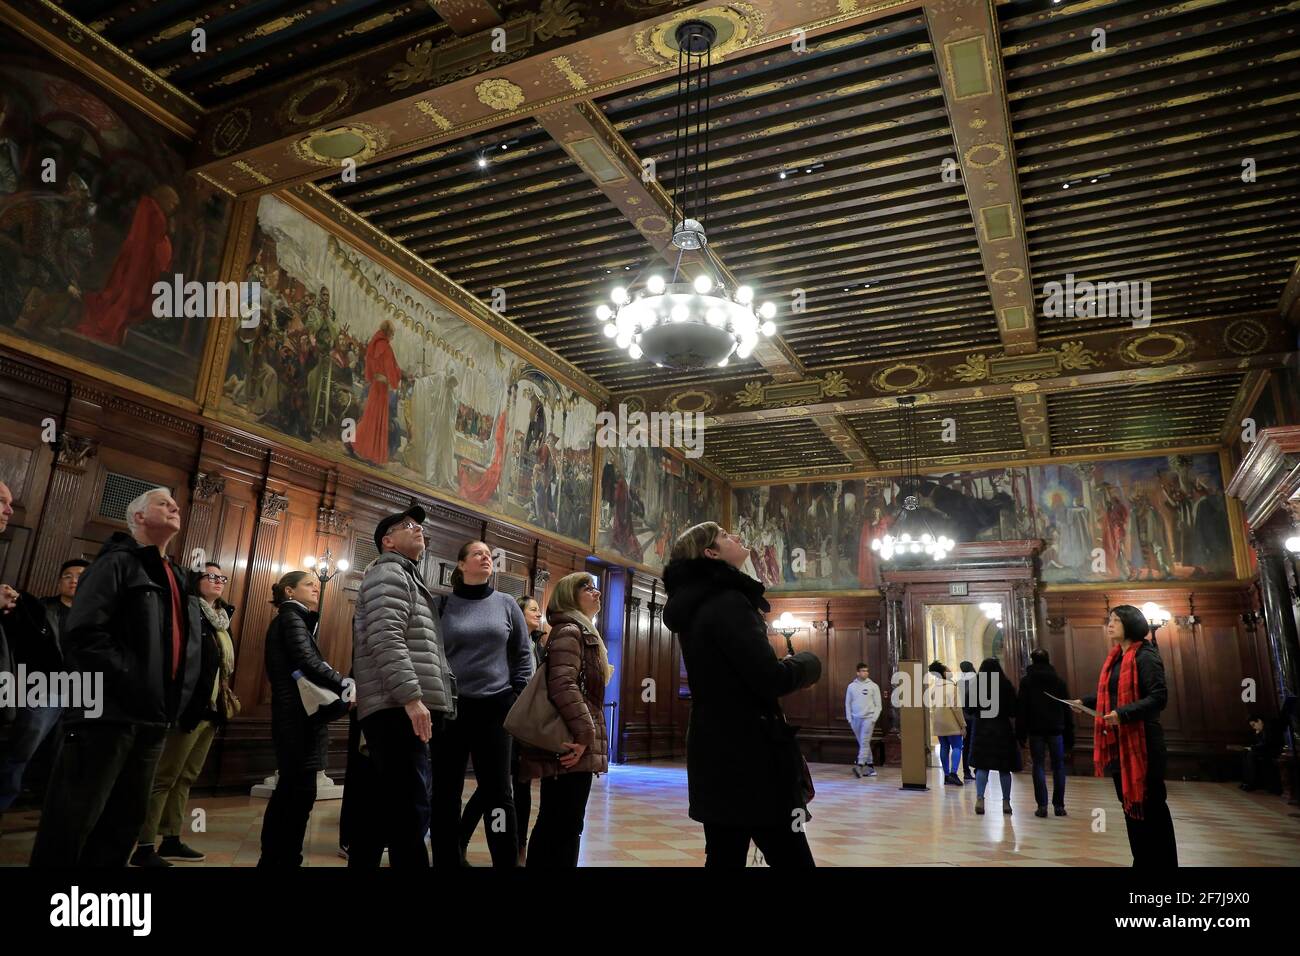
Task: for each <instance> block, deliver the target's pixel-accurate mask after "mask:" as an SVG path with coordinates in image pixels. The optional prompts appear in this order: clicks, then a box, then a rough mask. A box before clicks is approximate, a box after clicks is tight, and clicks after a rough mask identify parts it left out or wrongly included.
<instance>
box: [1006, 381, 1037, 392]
mask: <svg viewBox="0 0 1300 956" xmlns="http://www.w3.org/2000/svg"><path fill="white" fill-rule="evenodd" d="M1011 391H1013V392H1020V393H1024V392H1036V391H1038V383H1037V382H1017V383H1016V384H1015V385H1012V386H1011Z"/></svg>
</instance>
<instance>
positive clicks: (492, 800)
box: [430, 541, 533, 868]
mask: <svg viewBox="0 0 1300 956" xmlns="http://www.w3.org/2000/svg"><path fill="white" fill-rule="evenodd" d="M491 577H492V550H491V549H490V548H489V547H488V546H487V545H486V544H485V543H483V542H482V541H467V542H466V543H465V544H464V545H462V546H461V549H460V553H459V555H458V556H457V559H456V570H455V571H453V572H452V576H451V581H452V593H451V595H450V596H448V597H447V599H446V602H445V606H443V607H442V609H441V611H440V614H439V617H440V620H439V626H440V628H441V631H442V640H443V646H444V647H445V648H446V651H447V659H448V660H449V661H450V662H451V669H452V673H454V674H455V675H456V686H457V688H458V691H459V696H458V698H457V702H456V709H457V713H456V719H455V720H451V721H447V722H445V723H444V724H443V727H442V729H441V731H440V732H439V733H438V734H436V735H435V736H434V738H433V743H432V754H433V796H432V814H431V819H430V839H431V843H430V846H431V847H432V849H433V865H434V866H435V867H438V866H441V867H448V868H450V867H459V866H461V865H462V862H463V861H462V859H461V854H460V833H461V830H460V811H461V803H460V797H461V791H462V790H463V789H464V787H465V769H466V764H467V762H468V761H469V760H470V759H471V758H472V759H473V761H474V778H475V781H476V783H477V784H478V787H479V789H480V790H482V791H483V799H484V800H485V801H486V802H485V804H484V807H485V809H484V815H485V816H487V817H492V816H493V815H494V814H495V813H496V812H497V810H501V811H502V817H501V819H502V827H501V829H500V830H498V829H497V828H496V827H489V828H488V849H489V850H490V851H491V853H492V865H493V866H495V867H513V866H518V865H519V837H518V834H517V833H516V832H515V826H516V818H515V802H514V795H513V792H512V788H511V784H510V743H511V738H510V735H509V734H508V733H506V729H505V719H506V714H508V713H510V708H511V706H513V704H514V702H515V700H516V698H518V696H519V695H520V694H521V693H523V690H524V688H525V687H527V686H528V679H529V678H530V677H532V675H533V657H532V651H531V650H530V648H529V644H528V625H527V624H525V623H524V614H523V612H522V611H521V610H519V605H518V604H517V603H515V599H514V598H512V597H511V596H510V595H508V594H506V593H504V592H502V591H496V590H493V588H492V585H491V584H489V583H488V580H489V579H490V578H491Z"/></svg>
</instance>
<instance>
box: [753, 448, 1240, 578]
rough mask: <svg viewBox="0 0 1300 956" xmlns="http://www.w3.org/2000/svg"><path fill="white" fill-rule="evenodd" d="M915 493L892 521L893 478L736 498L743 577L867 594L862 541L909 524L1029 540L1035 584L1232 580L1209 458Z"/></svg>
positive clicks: (937, 481)
mask: <svg viewBox="0 0 1300 956" xmlns="http://www.w3.org/2000/svg"><path fill="white" fill-rule="evenodd" d="M919 490H920V494H919V496H918V497H919V499H920V508H919V509H918V511H917V512H915V513H914V515H915V516H913V515H908V516H906V517H904V518H901V519H900V516H899V511H900V508H899V505H900V502H899V500H898V499H899V486H898V483H897V479H894V478H869V479H857V480H852V481H835V482H805V483H802V484H785V485H764V486H760V487H756V488H738V489H735V490H734V495H735V497H734V503H733V507H732V514H733V515H734V518H733V523H734V524H735V526H736V530H737V531H738V532H739V533H740V534H741V535H742V536H743V537H744V538H745V540H746V541H747V542H748V543H749V545H750V549H751V560H752V563H753V568H754V574H755V576H756V577H757V578H758V579H759V580H761V581H762V582H763V584H764V585H765V586H767V587H770V588H779V589H782V590H829V589H835V590H844V589H854V588H874V587H879V586H880V574H879V572H880V567H879V565H880V561H879V559H878V558H877V557H876V554H875V552H873V551H872V550H871V541H872V539H873V538H876V537H879V536H881V535H883V534H885V533H886V532H890V533H893V534H894V535H898V534H901V533H902V532H903V531H906V530H908V526H909V524H910V525H911V526H912V528H913V531H914V532H916V530H917V529H918V528H920V527H921V525H922V522H921V521H920V520H918V518H919V517H920V516H924V517H925V518H926V523H927V524H928V526H929V527H931V528H932V529H934V530H935V531H943V532H945V533H947V534H948V535H949V536H950V537H952V538H953V539H954V540H956V541H959V542H960V541H1008V540H1023V539H1026V538H1041V539H1042V540H1043V542H1044V546H1043V552H1042V559H1041V569H1042V579H1043V580H1044V581H1046V582H1052V583H1070V584H1077V583H1085V582H1125V581H1138V580H1143V581H1146V580H1162V581H1172V580H1184V579H1191V578H1211V577H1218V578H1221V577H1225V576H1232V575H1233V574H1234V565H1233V557H1232V537H1231V534H1230V532H1229V528H1228V519H1227V506H1226V499H1225V497H1224V493H1223V484H1222V481H1221V479H1220V475H1219V461H1218V457H1217V456H1216V455H1213V454H1200V455H1175V456H1168V457H1163V458H1140V459H1131V460H1127V461H1109V462H1084V463H1078V464H1070V465H1047V466H1033V467H1028V468H1004V469H990V470H982V471H967V472H954V473H948V474H942V475H928V476H922V479H921V486H920V489H919Z"/></svg>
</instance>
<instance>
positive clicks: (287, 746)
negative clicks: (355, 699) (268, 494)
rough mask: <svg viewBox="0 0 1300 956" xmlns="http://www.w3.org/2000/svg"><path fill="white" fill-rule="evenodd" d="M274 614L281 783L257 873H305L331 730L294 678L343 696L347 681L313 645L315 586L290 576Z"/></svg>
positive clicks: (275, 599)
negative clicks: (305, 849)
mask: <svg viewBox="0 0 1300 956" xmlns="http://www.w3.org/2000/svg"><path fill="white" fill-rule="evenodd" d="M271 603H273V604H274V605H275V606H276V607H277V608H278V609H279V610H278V612H277V614H276V616H275V617H274V618H272V619H271V624H270V626H269V627H268V628H267V631H266V676H267V679H268V680H269V681H270V682H271V743H272V744H273V745H274V747H275V764H276V771H277V773H278V775H279V778H278V779H277V780H276V784H275V790H274V791H273V792H272V793H271V799H270V801H269V802H268V803H267V805H266V815H265V816H264V817H263V818H262V856H261V858H260V859H259V860H258V861H257V865H258V866H265V867H295V866H302V844H303V840H304V838H305V837H306V835H307V822H308V820H309V819H310V818H311V808H312V806H313V805H314V804H315V803H316V775H317V773H318V772H319V771H321V770H324V769H325V751H326V748H327V747H328V745H329V723H328V721H325V720H322V719H321V718H320V717H319V716H313V715H308V713H307V710H306V708H305V707H304V706H303V702H302V696H301V694H300V693H299V691H298V681H297V679H296V678H294V676H293V674H294V671H301V672H302V675H303V676H304V677H306V678H307V680H309V681H311V682H312V683H313V684H316V685H318V686H320V687H325V688H328V689H329V690H332V691H334V693H336V694H338V695H339V696H343V695H344V693H345V692H346V691H347V689H348V686H349V685H350V684H351V683H352V682H351V680H349V679H347V678H345V677H344V676H343V675H342V674H340V673H339V672H338V671H336V670H335V669H334V668H332V667H330V665H329V664H328V663H326V661H325V659H324V658H323V657H322V656H321V652H320V647H319V645H317V643H316V625H317V622H318V615H317V613H316V608H317V607H318V606H319V604H320V581H319V580H317V578H316V575H314V574H312V573H311V572H310V571H290V572H289V573H288V574H286V575H284V577H282V578H280V580H279V581H278V582H277V583H276V585H275V587H274V588H273V589H272V598H271Z"/></svg>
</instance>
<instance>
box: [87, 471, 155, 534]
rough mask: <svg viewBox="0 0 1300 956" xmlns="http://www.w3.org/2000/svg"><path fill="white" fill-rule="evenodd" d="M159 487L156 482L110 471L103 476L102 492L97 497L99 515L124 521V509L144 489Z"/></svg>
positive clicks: (144, 490) (111, 519)
mask: <svg viewBox="0 0 1300 956" xmlns="http://www.w3.org/2000/svg"><path fill="white" fill-rule="evenodd" d="M157 487H159V485H158V483H157V482H154V481H142V480H141V479H139V478H132V477H131V476H130V475H119V474H118V473H117V472H114V471H110V472H108V473H107V475H106V477H105V478H104V493H103V495H101V496H100V499H99V516H100V517H101V518H107V519H108V520H109V521H122V522H125V521H126V509H127V506H128V505H130V504H131V502H133V501H135V499H136V498H139V497H140V496H141V495H142V494H144V493H145V492H146V491H149V490H150V489H152V488H157Z"/></svg>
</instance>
